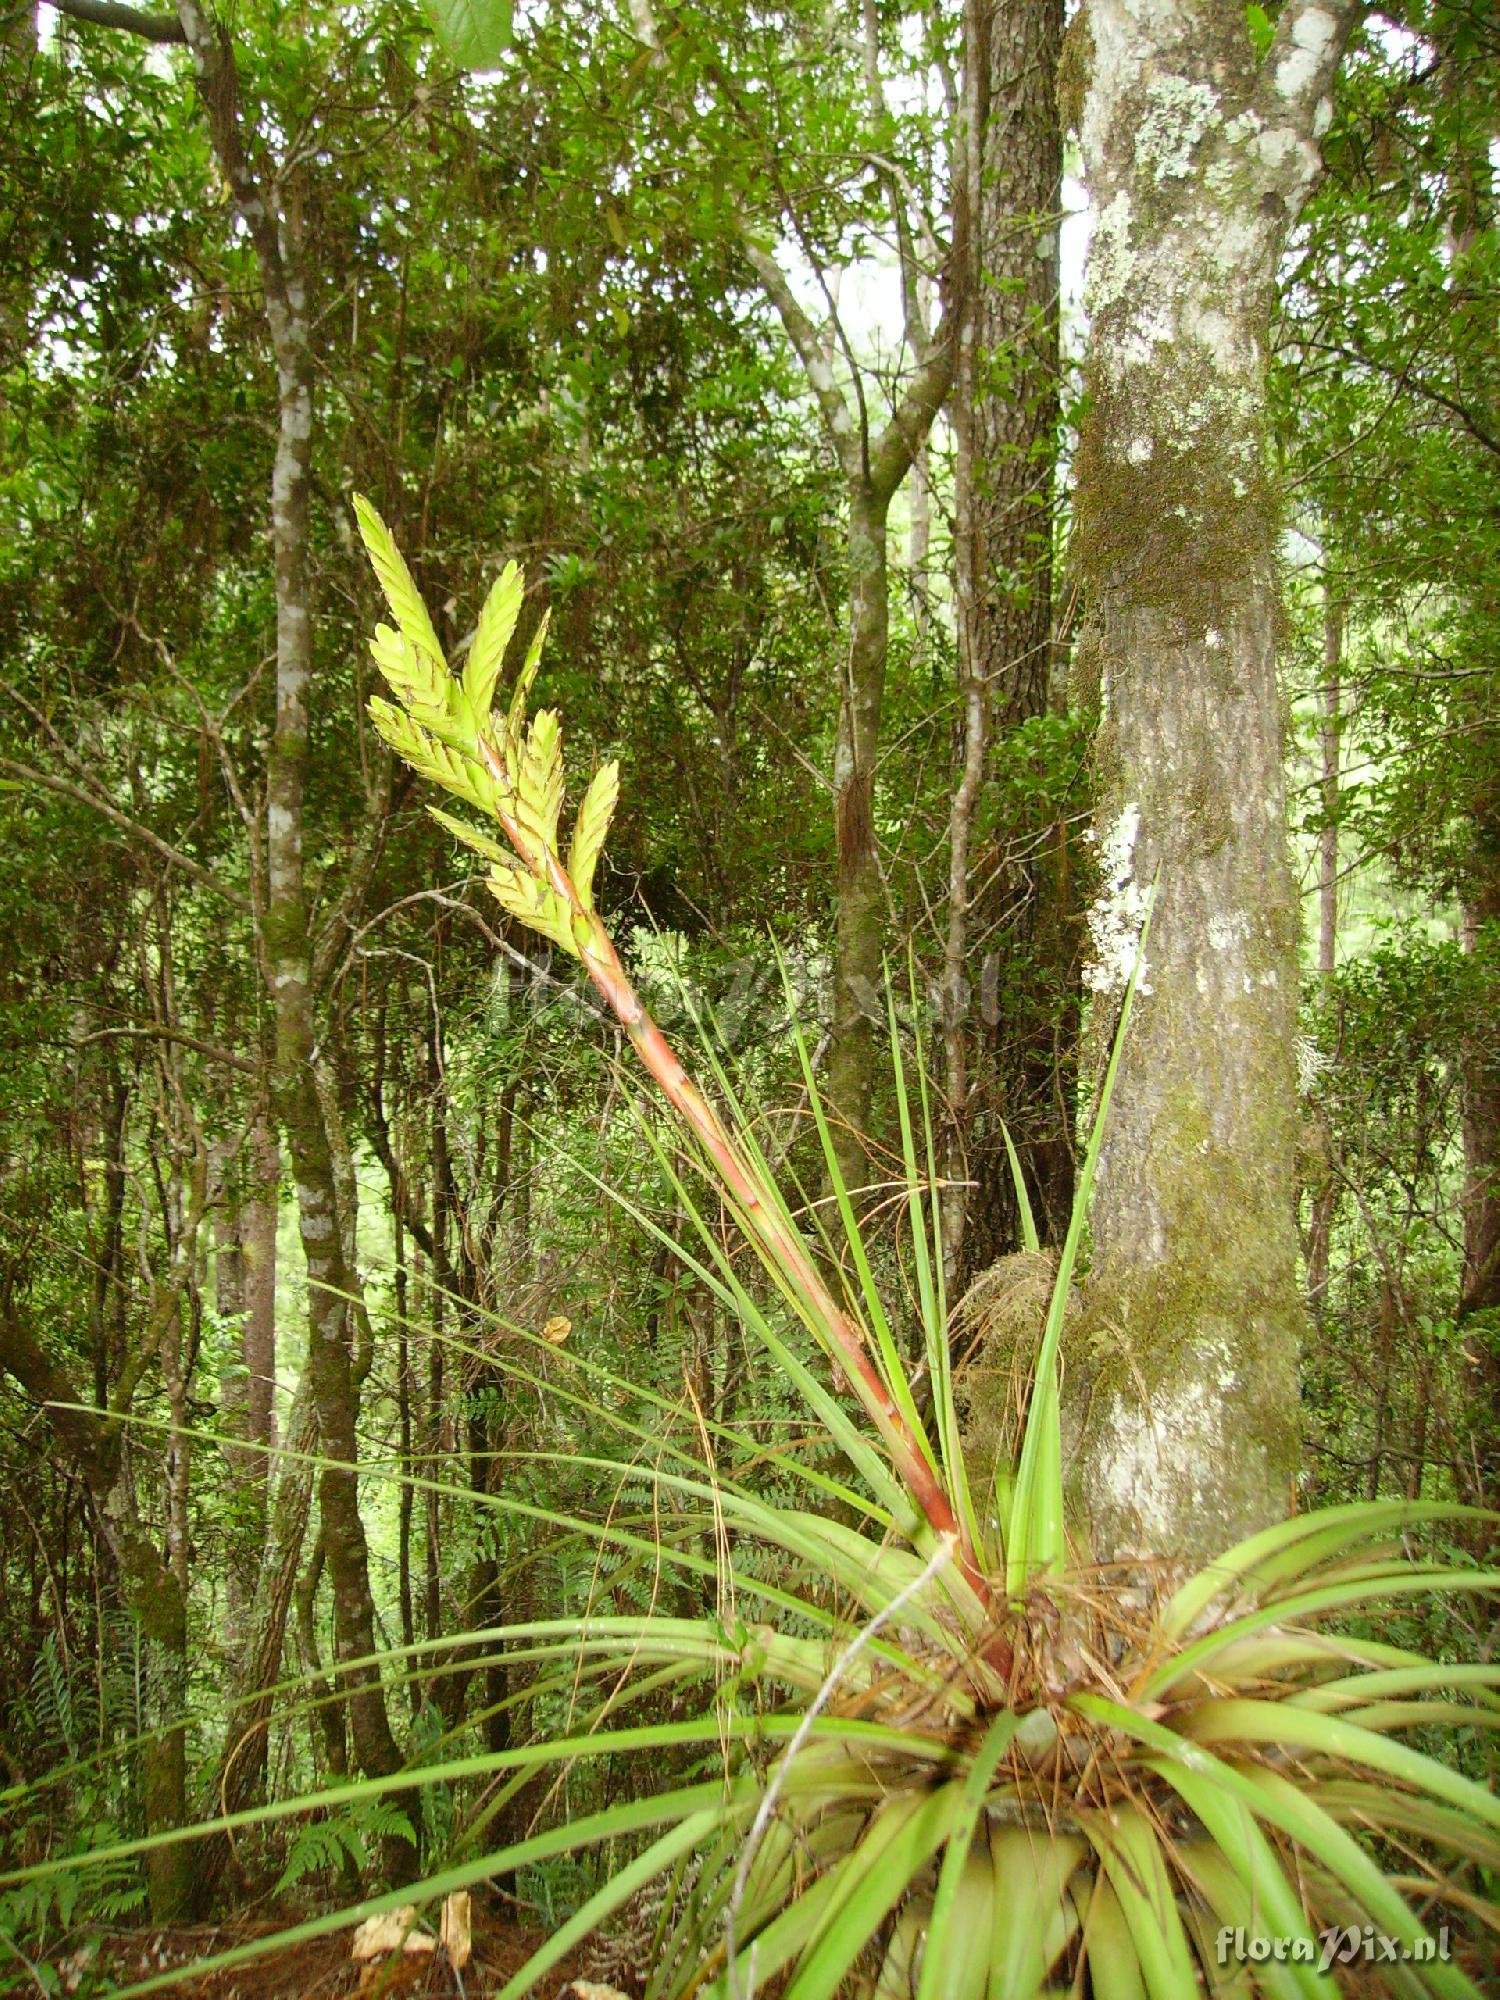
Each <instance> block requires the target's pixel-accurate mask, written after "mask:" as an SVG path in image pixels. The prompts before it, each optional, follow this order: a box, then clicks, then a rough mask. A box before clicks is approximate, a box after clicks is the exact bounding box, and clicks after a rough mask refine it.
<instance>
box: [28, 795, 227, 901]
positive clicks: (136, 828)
mask: <svg viewBox="0 0 1500 2000" xmlns="http://www.w3.org/2000/svg"><path fill="white" fill-rule="evenodd" d="M0 772H3V773H4V774H5V775H6V776H8V777H12V778H18V779H20V781H21V782H22V783H23V784H27V785H40V786H41V787H42V788H43V790H44V791H49V792H56V793H57V794H58V795H59V797H61V798H65V799H75V800H76V801H77V802H78V804H79V805H83V806H87V807H88V809H89V811H90V812H96V813H98V814H99V816H100V818H101V819H107V820H108V821H109V822H110V824H111V825H112V826H117V827H119V828H120V830H121V832H122V833H128V834H129V835H130V837H131V838H132V839H133V840H140V841H144V842H145V844H146V845H147V846H148V847H152V848H154V849H155V850H156V852H157V853H158V854H159V855H161V857H162V859H163V860H164V861H169V862H170V863H171V865H172V866H173V867H174V868H180V869H181V870H182V872H183V874H184V875H189V876H191V877H192V879H193V881H195V882H196V883H197V884H198V885H199V887H200V888H203V889H209V890H211V891H212V892H213V894H214V895H216V896H219V897H222V898H223V900H224V901H225V902H226V903H228V904H229V905H230V907H231V908H232V909H236V910H241V911H243V913H244V914H245V915H246V916H247V917H248V916H251V915H253V912H252V910H251V908H250V899H249V897H248V896H242V895H241V894H240V892H239V890H238V889H230V888H227V887H226V886H225V884H224V883H222V882H220V881H217V880H216V879H215V877H214V876H213V875H212V874H210V872H209V871H208V869H206V868H205V867H203V865H202V864H201V863H200V862H197V861H194V860H193V859H192V858H191V856H189V855H186V854H184V853H183V852H182V851H181V849H180V848H176V847H174V846H173V845H172V843H171V842H170V841H169V840H163V839H162V837H161V835H160V834H159V833H153V832H152V830H151V828H150V827H149V826H143V825H142V824H141V822H140V821H139V820H137V819H131V818H130V817H129V815H128V814H126V813H122V812H121V811H120V809H119V807H118V806H117V805H114V804H112V803H111V801H110V800H108V799H102V798H99V797H97V796H96V795H95V794H94V793H93V792H90V791H88V790H86V789H85V787H84V786H82V785H75V784H74V783H73V782H72V780H71V779H70V778H59V777H55V776H54V775H53V774H52V773H51V772H50V771H37V770H33V768H32V767H31V765H30V764H18V763H16V762H15V760H14V759H13V758H10V757H0Z"/></svg>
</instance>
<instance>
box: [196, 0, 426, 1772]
mask: <svg viewBox="0 0 1500 2000" xmlns="http://www.w3.org/2000/svg"><path fill="white" fill-rule="evenodd" d="M178 12H179V16H180V18H181V21H182V25H183V28H184V31H185V33H186V36H187V41H188V47H189V49H190V51H191V53H192V57H193V65H194V69H195V72H196V76H197V83H198V89H199V93H200V95H201V96H202V99H203V102H204V106H205V108H206V110H207V113H208V119H209V129H210V134H211V136H212V140H213V146H214V152H215V154H216V156H217V159H218V162H219V165H220V168H221V169H222V171H223V173H224V177H225V180H226V182H227V183H228V186H229V191H230V195H231V197H232V199H233V201H234V204H235V207H236V210H237V212H238V214H239V217H240V219H241V221H242V222H243V224H244V226H245V229H246V231H247V234H248V236H249V239H250V242H251V245H252V247H253V249H254V252H255V257H256V263H257V268H258V271H259V276H260V282H261V291H262V296H263V300H264V304H265V312H266V323H267V326H268V328H269V331H270V336H271V347H272V352H273V355H274V358H275V363H276V379H277V427H276V451H275V462H274V466H273V470H272V476H271V543H272V550H273V556H274V562H275V584H276V720H275V727H274V730H273V733H272V738H271V745H270V751H269V755H268V758H267V768H266V789H267V801H268V811H267V836H266V848H265V853H266V901H265V910H264V914H263V917H262V920H261V927H260V928H261V948H262V953H263V958H264V970H265V974H266V978H267V984H268V987H269V990H270V993H271V997H272V1003H273V1012H274V1020H275V1039H274V1056H273V1065H272V1097H273V1101H274V1104H275V1108H276V1111H277V1114H278V1116H279V1118H280V1120H281V1124H282V1128H283V1130H284V1131H285V1133H286V1138H287V1145H288V1149H289V1151H290V1153H291V1161H292V1171H293V1175H294V1178H295V1181H296V1187H297V1208H298V1220H299V1225H300V1230H301V1236H302V1246H303V1250H304V1252H305V1254H306V1258H307V1290H308V1361H307V1369H308V1379H309V1383H310V1385H311V1390H312V1396H313V1401H314V1404H315V1406H316V1409H317V1416H318V1432H319V1438H320V1443H321V1449H322V1451H323V1453H324V1454H325V1464H324V1466H323V1470H322V1472H321V1474H320V1477H319V1481H318V1495H319V1508H320V1513H321V1518H322V1524H323V1527H322V1539H323V1546H324V1550H325V1553H326V1556H327V1562H328V1572H329V1577H330V1580H331V1583H332V1588H333V1604H334V1630H335V1639H336V1651H337V1654H338V1656H339V1658H340V1659H341V1660H344V1661H347V1660H353V1659H360V1660H365V1661H366V1662H367V1663H366V1664H364V1665H362V1666H359V1667H352V1668H347V1669H345V1670H344V1671H343V1672H342V1673H341V1676H340V1679H341V1682H342V1684H343V1685H344V1687H345V1688H346V1689H347V1691H348V1699H349V1717H350V1729H351V1734H352V1736H353V1739H354V1746H355V1755H356V1758H357V1759H358V1762H359V1766H360V1769H361V1770H362V1771H364V1772H365V1773H366V1774H367V1775H368V1776H372V1777H378V1776H386V1775H388V1774H389V1773H390V1772H392V1771H394V1770H395V1769H397V1767H398V1766H399V1764H400V1761H401V1758H400V1751H399V1749H398V1746H397V1744H396V1740H395V1738H394V1736H393V1735H392V1733H391V1727H390V1721H389V1718H388V1715H387V1713H386V1706H385V1695H384V1691H383V1689H382V1686H381V1681H380V1674H379V1670H378V1668H377V1667H375V1666H373V1665H371V1664H369V1663H368V1661H369V1660H370V1658H372V1657H373V1655H374V1653H375V1651H376V1646H375V1617H374V1604H373V1600H372V1598H371V1595H370V1579H369V1561H368V1551H367V1547H366V1542H365V1531H364V1523H363V1521H362V1520H361V1518H360V1512H359V1475H358V1470H357V1465H358V1439H357V1432H356V1415H357V1407H358V1401H357V1390H356V1385H355V1380H354V1370H353V1360H352V1355H351V1340H350V1327H349V1313H348V1309H347V1308H346V1304H345V1299H346V1297H347V1296H348V1295H350V1294H351V1293H352V1291H353V1290H354V1288H355V1286H356V1284H357V1274H356V1273H355V1272H354V1271H353V1270H352V1269H351V1268H350V1265H349V1261H348V1259H347V1258H346V1256H345V1252H344V1243H345V1235H346V1230H347V1227H348V1226H349V1220H350V1219H349V1218H348V1217H347V1216H346V1215H344V1214H343V1213H341V1207H340V1202H339V1190H338V1185H337V1177H336V1158H335V1146H334V1143H333V1142H332V1140H331V1138H330V1134H329V1131H328V1128H327V1125H326V1122H325V1117H324V1106H323V1104H322V1102H321V1101H320V1097H319V1092H318V1083H317V1077H316V1074H315V1069H314V1052H315V1050H316V1047H317V1033H316V1024H315V1011H314V1004H313V987H312V940H311V931H310V924H309V916H308V906H307V892H306V883H305V880H304V873H303V853H302V840H303V818H304V814H303V803H304V793H305V784H306V768H307V757H308V688H309V684H310V681H311V677H312V667H313V649H312V578H311V569H310V562H309V513H308V507H309V499H310V487H311V464H312V434H313V357H312V349H311V322H310V317H309V310H308V300H307V287H306V277H305V273H304V270H303V262H302V222H301V214H300V203H299V201H298V198H297V195H296V192H295V183H294V182H293V183H291V184H286V183H283V182H280V181H277V180H275V179H273V178H272V176H271V175H270V174H269V173H267V172H266V171H265V170H264V168H263V167H261V166H259V165H258V164H257V162H256V161H255V160H254V158H253V157H252V150H251V149H252V148H253V147H255V146H257V145H258V143H259V136H258V134H255V133H253V132H252V133H251V134H250V137H249V140H248V142H247V137H246V131H245V128H244V126H243V123H242V116H241V106H240V90H239V78H238V75H237V73H236V70H235V65H234V59H233V54H232V51H231V48H230V45H229V42H228V39H227V36H225V35H224V34H222V33H220V32H218V31H216V30H215V29H214V28H212V27H211V26H210V25H209V23H208V20H207V19H206V17H205V16H204V14H203V13H202V12H201V11H200V9H199V6H198V4H197V0H179V6H178Z"/></svg>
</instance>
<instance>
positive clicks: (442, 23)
mask: <svg viewBox="0 0 1500 2000" xmlns="http://www.w3.org/2000/svg"><path fill="white" fill-rule="evenodd" d="M422 6H423V10H424V12H425V13H426V15H427V18H428V20H429V21H431V23H432V27H433V32H434V33H435V34H436V36H437V38H438V40H439V41H440V42H441V43H442V45H443V52H444V54H445V55H447V56H450V57H451V58H452V60H453V61H454V62H456V63H457V64H458V65H459V67H460V68H461V69H493V68H494V67H495V65H496V63H497V62H499V60H500V58H501V56H503V55H504V54H505V51H506V50H507V49H508V48H509V47H510V30H511V0H422Z"/></svg>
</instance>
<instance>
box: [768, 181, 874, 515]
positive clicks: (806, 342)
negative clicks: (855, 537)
mask: <svg viewBox="0 0 1500 2000" xmlns="http://www.w3.org/2000/svg"><path fill="white" fill-rule="evenodd" d="M739 228H740V240H741V242H742V243H743V244H744V246H745V255H746V257H747V258H748V259H749V261H750V264H751V266H752V268H753V269H754V271H755V275H756V276H757V277H758V278H759V279H760V281H761V284H762V285H763V286H764V287H765V291H766V297H767V298H768V299H769V300H770V301H771V303H772V305H773V306H775V308H776V311H777V313H778V314H779V316H780V319H781V323H782V325H783V326H784V327H785V328H786V332H787V338H788V339H789V340H790V341H791V343H792V346H793V347H794V348H795V349H796V351H797V359H798V360H799V361H800V362H801V363H802V368H803V372H804V374H805V375H806V376H807V379H808V383H809V385H810V386H811V388H812V392H813V395H814V396H815V397H816V398H817V402H818V408H819V409H820V410H821V411H822V413H823V422H824V424H825V425H826V426H827V429H828V435H829V437H830V438H831V440H832V442H833V449H834V455H835V456H836V457H837V459H838V462H839V467H840V470H841V471H842V472H843V474H844V476H845V477H846V478H847V479H851V480H856V481H862V480H863V479H864V476H865V468H864V460H863V456H862V454H861V451H860V444H859V439H858V437H857V436H856V435H855V427H854V419H853V417H852V416H851V415H850V414H849V405H848V403H847V402H846V401H845V400H844V394H843V391H842V390H841V389H840V388H839V385H838V383H837V382H836V381H835V380H834V374H833V367H832V364H831V363H830V361H829V358H828V355H827V352H826V351H825V349H824V346H823V343H822V341H821V340H820V339H819V338H818V330H817V328H816V327H815V326H814V325H813V323H812V321H811V320H810V319H809V318H808V316H807V314H806V313H805V312H804V311H803V310H802V308H801V306H800V305H798V303H797V301H796V298H795V297H794V296H793V293H792V288H791V286H790V285H789V284H788V283H787V278H786V273H785V272H784V271H783V270H782V268H781V266H780V265H779V264H778V263H777V261H776V259H775V258H774V257H773V256H772V255H771V253H770V251H769V250H768V249H767V248H766V247H765V245H764V244H763V243H760V242H758V241H757V240H756V238H755V236H754V235H753V234H752V233H751V230H750V226H749V224H748V223H746V222H744V221H743V220H742V221H741V222H740V225H739Z"/></svg>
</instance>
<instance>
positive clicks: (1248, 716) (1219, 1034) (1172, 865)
mask: <svg viewBox="0 0 1500 2000" xmlns="http://www.w3.org/2000/svg"><path fill="white" fill-rule="evenodd" d="M1350 18H1351V16H1350V12H1349V10H1348V8H1346V7H1345V6H1343V5H1342V4H1340V0H1328V4H1320V5H1312V4H1294V5H1292V6H1289V7H1288V8H1287V9H1285V10H1284V11H1283V13H1282V15H1281V18H1280V21H1279V23H1278V26H1277V30H1276V36H1275V40H1274V42H1273V45H1272V47H1271V49H1270V51H1269V53H1268V54H1267V55H1266V57H1265V59H1264V61H1263V62H1258V61H1257V58H1256V53H1255V50H1254V48H1253V46H1252V43H1251V39H1250V35H1249V32H1248V30H1247V28H1246V25H1245V20H1244V15H1243V11H1242V10H1241V9H1240V8H1239V7H1238V6H1231V5H1227V4H1222V0H1193V4H1184V5H1177V6H1172V5H1162V6H1159V7H1155V8H1153V9H1151V10H1150V11H1149V12H1147V11H1145V10H1138V9H1135V8H1133V7H1132V6H1131V5H1129V4H1127V0H1091V4H1090V5H1089V7H1088V9H1087V11H1086V13H1085V15H1084V16H1082V17H1081V20H1080V25H1079V28H1078V29H1077V30H1076V32H1078V33H1079V34H1081V35H1083V36H1086V37H1090V38H1091V41H1092V49H1091V50H1090V51H1087V54H1088V62H1089V67H1090V71H1091V73H1090V75H1089V78H1088V83H1087V88H1086V94H1085V98H1084V110H1083V118H1082V127H1081V137H1082V143H1083V152H1084V158H1085V163H1086V169H1087V174H1088V183H1089V194H1090V200H1091V203H1092V206H1093V212H1094V218H1095V220H1094V233H1093V239H1092V243H1091V246H1090V252H1089V267H1088V286H1087V294H1086V301H1087V304H1088V307H1089V311H1090V318H1091V340H1090V351H1089V375H1088V387H1089V396H1090V403H1089V410H1088V415H1087V418H1086V421H1085V425H1084V432H1083V436H1082V439H1081V442H1080V457H1079V473H1078V506H1079V535H1080V560H1081V563H1082V569H1083V578H1084V585H1085V589H1086V591H1087V593H1088V629H1087V632H1086V635H1085V645H1086V647H1087V649H1088V657H1089V662H1090V665H1091V666H1092V668H1093V669H1094V670H1095V671H1096V672H1097V673H1098V675H1099V678H1100V682H1101V693H1102V702H1103V711H1104V718H1105V719H1104V722H1103V725H1102V728H1101V732H1100V741H1099V751H1098V780H1099V796H1100V817H1099V839H1100V855H1101V862H1102V871H1101V872H1102V876H1103V881H1102V884H1101V893H1100V899H1099V902H1098V903H1097V905H1096V906H1095V908H1094V910H1093V911H1092V913H1091V915H1090V926H1091V931H1092V934H1093V963H1092V964H1091V966H1090V968H1089V984H1090V986H1091V987H1092V989H1093V992H1094V1020H1095V1023H1096V1026H1097V1027H1098V1028H1099V1029H1100V1030H1102V1031H1104V1032H1105V1033H1107V1031H1108V1029H1109V1028H1110V1026H1111V1025H1112V1017H1113V1016H1114V1015H1115V1013H1116V1011H1117V1008H1116V1002H1117V1000H1118V996H1119V992H1120V990H1121V988H1122V987H1123V984H1124V980H1125V977H1126V976H1127V974H1128V970H1129V966H1130V964H1131V963H1132V962H1133V958H1134V945H1135V939H1136V936H1137V933H1138V930H1139V919H1140V908H1141V904H1142V903H1143V901H1144V898H1145V893H1146V890H1147V888H1148V886H1149V884H1150V883H1151V882H1152V881H1153V879H1156V880H1158V882H1159V894H1158V899H1157V903H1156V912H1155V917H1154V922H1153V928H1152V931H1151V936H1150V944H1149V962H1148V966H1147V969H1146V974H1145V978H1144V980H1143V982H1142V987H1141V993H1140V1000H1139V1005H1138V1007H1137V1010H1136V1013H1135V1015H1134V1018H1133V1020H1132V1023H1131V1027H1130V1032H1129V1035H1128V1037H1127V1040H1126V1044H1125V1049H1124V1055H1123V1060H1122V1065H1121V1069H1120V1075H1119V1081H1118V1086H1117V1089H1116V1094H1115V1100H1114V1104H1113V1107H1112V1110H1111V1113H1110V1123H1109V1128H1108V1134H1107V1138H1106V1140H1105V1145H1104V1151H1103V1155H1102V1159H1101V1166H1100V1173H1099V1181H1098V1188H1097V1193H1096V1197H1095V1202H1094V1211H1093V1227H1094V1245H1095V1261H1094V1270H1093V1277H1092V1281H1091V1288H1090V1289H1091V1300H1090V1307H1089V1310H1088V1311H1087V1313H1086V1314H1085V1315H1084V1316H1083V1322H1082V1325H1081V1327H1080V1330H1079V1333H1078V1335H1077V1337H1076V1338H1075V1339H1074V1341H1073V1344H1072V1354H1071V1367H1070V1372H1069V1385H1070V1391H1071V1400H1072V1402H1073V1404H1074V1407H1075V1410H1077V1411H1078V1413H1079V1421H1080V1423H1081V1427H1082V1430H1083V1454H1082V1458H1081V1474H1082V1484H1083V1489H1084V1495H1085V1499H1086V1504H1087V1510H1088V1514H1089V1519H1090V1522H1091V1526H1092V1529H1093V1532H1094V1537H1095V1542H1096V1546H1097V1548H1098V1550H1099V1552H1100V1553H1102V1554H1106V1555H1117V1554H1125V1553H1132V1552H1149V1553H1153V1554H1162V1555H1189V1556H1203V1555H1206V1554H1209V1553H1212V1552H1213V1551H1215V1550H1217V1549H1219V1548H1222V1547H1223V1546H1224V1545H1226V1544H1227V1543H1229V1542H1231V1541H1233V1540H1234V1539H1236V1538H1237V1537H1238V1536H1240V1535H1242V1534H1244V1533H1246V1532H1248V1531H1250V1530H1252V1529H1254V1528H1256V1527H1259V1526H1262V1525H1264V1524H1265V1523H1266V1522H1268V1521H1271V1520H1273V1519H1275V1518H1277V1517H1279V1516H1280V1515H1282V1514H1283V1513H1285V1511H1286V1509H1287V1507H1288V1504H1289V1502H1290V1500H1291V1497H1292V1479H1293V1476H1294V1473H1295V1471H1296V1467H1297V1462H1298V1384H1297V1365H1298V1351H1299V1345H1300V1341H1301V1337H1302V1333H1303V1327H1304V1312H1303V1305H1302V1300H1301V1297H1300V1294H1299V1289H1298V1273H1297V1239H1296V1234H1295V1229H1294V1218H1293V1200H1294V1186H1295V1183H1294V1153H1295V1138H1296V1087H1295V1073H1294V1034H1295V1028H1296V1006H1297V982H1298V947H1299V942H1300V928H1301V927H1300V922H1299V913H1298V907H1297V901H1296V897H1295V894H1294V888H1293V883H1292V878H1291V872H1290V868H1289V865H1288V857H1287V841H1286V824H1285V801H1284V785H1283V771H1282V737H1283V726H1284V725H1283V708H1282V702H1281V698H1280V695H1279V693H1278V689H1277V684H1276V651H1275V635H1276V620H1277V612H1278V602H1279V600H1278V591H1277V578H1276V566H1275V535H1276V505H1275V499H1274V496H1273V494H1272V492H1271V489H1270V483H1269V477H1268V468H1267V463H1266V439H1265V395H1264V368H1265V345H1266V339H1267V334H1268V330H1269V323H1270V314H1271V310H1272V305H1273V302H1274V297H1275V282H1276V268H1277V261H1278V258H1279V255H1280V252H1281V249H1282V246H1283V244H1284V242H1285V239H1286V232H1287V229H1288V226H1289V224H1290V222H1291V220H1292V218H1293V216H1294V215H1295V214H1296V213H1297V211H1298V209H1299V207H1300V205H1301V203H1302V201H1303V200H1304V199H1305V197H1306V194H1307V191H1308V189H1309V188H1310V186H1311V185H1312V182H1313V179H1314V177H1315V175H1316V172H1317V170H1318V164H1319V162H1318V152H1317V144H1316V136H1315V135H1316V133H1318V132H1319V131H1321V130H1322V129H1323V127H1324V126H1325V125H1326V123H1327V119H1328V115H1329V111H1328V105H1327V101H1326V98H1325V96H1324V93H1325V92H1326V90H1327V89H1328V88H1329V87H1330V85H1331V82H1332V77H1333V71H1334V68H1335V65H1336V62H1337V56H1338V51H1339V48H1340V46H1341V42H1342V38H1343V36H1344V34H1345V33H1346V32H1347V28H1348V24H1349V21H1350ZM1102 1039H1103V1035H1102V1034H1101V1041H1102Z"/></svg>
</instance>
